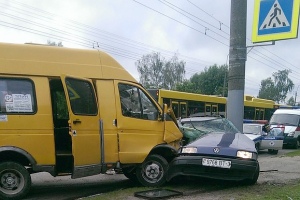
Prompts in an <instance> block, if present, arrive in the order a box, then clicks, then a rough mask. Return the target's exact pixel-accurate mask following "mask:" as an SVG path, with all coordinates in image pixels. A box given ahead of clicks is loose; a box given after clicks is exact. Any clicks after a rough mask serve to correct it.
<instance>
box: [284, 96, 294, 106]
mask: <svg viewBox="0 0 300 200" xmlns="http://www.w3.org/2000/svg"><path fill="white" fill-rule="evenodd" d="M286 104H287V105H290V106H295V99H294V97H290V98H289V100H288V101H287V102H286Z"/></svg>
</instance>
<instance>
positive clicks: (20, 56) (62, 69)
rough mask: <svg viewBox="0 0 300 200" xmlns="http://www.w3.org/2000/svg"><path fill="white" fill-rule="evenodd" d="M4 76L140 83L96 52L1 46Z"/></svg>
mask: <svg viewBox="0 0 300 200" xmlns="http://www.w3.org/2000/svg"><path fill="white" fill-rule="evenodd" d="M0 67H1V71H0V74H9V75H37V76H48V77H51V76H60V75H62V74H64V75H71V76H77V77H84V78H95V79H100V78H101V79H121V80H128V81H132V82H137V81H136V80H135V78H133V76H132V75H131V74H130V73H129V72H128V71H126V70H125V69H124V68H123V67H122V66H121V65H120V64H119V63H118V62H117V61H116V60H115V59H114V58H112V57H111V56H110V55H108V54H107V53H105V52H103V51H100V50H96V49H72V48H66V47H57V46H49V45H36V44H9V43H0Z"/></svg>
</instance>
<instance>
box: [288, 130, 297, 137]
mask: <svg viewBox="0 0 300 200" xmlns="http://www.w3.org/2000/svg"><path fill="white" fill-rule="evenodd" d="M294 135H295V131H294V132H290V133H289V134H288V135H287V136H290V137H294Z"/></svg>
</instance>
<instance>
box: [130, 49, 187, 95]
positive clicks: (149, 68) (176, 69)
mask: <svg viewBox="0 0 300 200" xmlns="http://www.w3.org/2000/svg"><path fill="white" fill-rule="evenodd" d="M135 65H136V67H137V70H138V72H139V74H140V83H141V84H142V85H143V86H144V87H145V88H151V87H152V88H165V89H170V90H172V89H175V87H176V85H177V84H178V83H182V82H183V78H184V75H185V62H184V61H179V60H178V57H177V55H176V54H175V55H174V56H173V57H172V58H171V59H170V60H169V61H166V60H165V58H163V57H162V56H161V55H160V53H152V54H148V55H144V56H143V57H142V58H141V59H140V60H138V61H137V62H136V63H135Z"/></svg>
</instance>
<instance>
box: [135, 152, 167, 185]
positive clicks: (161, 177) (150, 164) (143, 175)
mask: <svg viewBox="0 0 300 200" xmlns="http://www.w3.org/2000/svg"><path fill="white" fill-rule="evenodd" d="M168 168H169V164H168V162H167V161H166V159H165V158H164V157H162V156H159V155H150V156H148V157H147V158H146V160H145V161H144V162H143V163H142V164H141V165H140V166H138V167H137V169H136V176H137V179H138V181H139V182H140V183H141V184H142V185H143V186H146V187H159V186H161V185H163V184H164V183H165V182H166V175H167V170H168Z"/></svg>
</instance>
